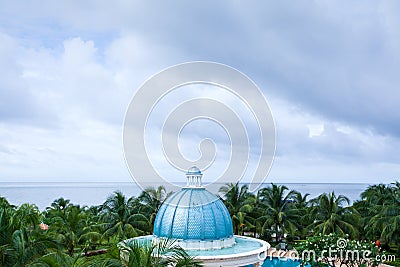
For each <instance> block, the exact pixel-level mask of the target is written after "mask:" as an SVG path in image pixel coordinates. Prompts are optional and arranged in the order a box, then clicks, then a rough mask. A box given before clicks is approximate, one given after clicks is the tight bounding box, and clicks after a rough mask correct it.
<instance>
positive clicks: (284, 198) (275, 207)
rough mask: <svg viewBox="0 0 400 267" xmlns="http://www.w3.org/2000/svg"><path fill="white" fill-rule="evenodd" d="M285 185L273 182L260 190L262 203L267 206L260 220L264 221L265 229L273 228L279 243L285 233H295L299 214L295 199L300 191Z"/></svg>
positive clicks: (276, 240)
mask: <svg viewBox="0 0 400 267" xmlns="http://www.w3.org/2000/svg"><path fill="white" fill-rule="evenodd" d="M288 190H289V189H288V188H287V187H286V186H284V185H276V184H273V183H271V187H267V188H263V189H261V190H260V191H261V192H260V196H261V197H262V204H263V205H264V208H265V213H264V216H262V217H260V218H259V220H261V221H263V229H264V230H266V231H268V229H271V228H272V229H273V231H274V232H275V242H276V243H278V242H279V241H280V240H281V237H282V236H283V235H284V234H285V233H294V232H295V229H296V227H297V226H296V221H298V218H299V214H298V212H297V210H296V207H295V205H294V204H295V203H294V199H295V198H296V196H297V194H298V192H297V191H294V190H291V191H289V192H287V193H286V191H288Z"/></svg>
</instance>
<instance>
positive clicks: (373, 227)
mask: <svg viewBox="0 0 400 267" xmlns="http://www.w3.org/2000/svg"><path fill="white" fill-rule="evenodd" d="M379 188H385V189H386V194H384V193H382V195H381V197H380V198H376V199H377V201H375V203H370V205H369V214H368V215H369V216H368V218H369V220H368V221H367V222H366V225H365V229H366V232H367V234H368V235H369V236H373V237H375V238H379V239H381V240H382V241H383V242H385V243H387V244H390V243H393V244H397V247H398V255H399V256H400V183H399V182H396V183H393V184H392V185H389V186H385V185H380V186H379Z"/></svg>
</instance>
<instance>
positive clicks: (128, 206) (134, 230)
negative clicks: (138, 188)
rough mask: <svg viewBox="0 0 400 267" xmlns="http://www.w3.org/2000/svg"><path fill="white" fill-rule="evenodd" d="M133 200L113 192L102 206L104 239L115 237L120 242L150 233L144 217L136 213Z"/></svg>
mask: <svg viewBox="0 0 400 267" xmlns="http://www.w3.org/2000/svg"><path fill="white" fill-rule="evenodd" d="M135 202H136V199H135V198H130V199H127V198H126V197H125V196H124V195H123V194H122V193H121V192H114V194H113V195H111V196H109V197H108V198H107V200H106V202H105V203H104V204H103V206H102V210H101V213H102V220H103V222H104V224H105V232H104V236H105V237H108V238H110V237H116V238H117V239H118V240H117V241H120V240H122V239H127V238H131V237H136V236H139V235H142V234H144V233H148V232H150V222H149V220H148V218H147V217H146V216H144V215H143V214H140V213H136V209H135V205H134V204H133V203H135Z"/></svg>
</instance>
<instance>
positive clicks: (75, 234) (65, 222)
mask: <svg viewBox="0 0 400 267" xmlns="http://www.w3.org/2000/svg"><path fill="white" fill-rule="evenodd" d="M48 216H49V219H50V223H49V224H50V227H49V230H50V231H52V233H54V234H55V235H57V239H58V240H59V242H60V243H61V244H62V245H63V247H64V248H65V249H66V250H67V251H68V255H70V256H73V255H74V253H75V249H76V248H80V249H87V247H89V246H90V245H91V244H93V243H97V242H99V241H100V240H101V237H102V235H101V234H100V233H99V232H98V230H97V229H96V226H95V225H94V223H93V222H92V221H91V220H90V217H89V213H88V212H86V209H85V208H81V207H79V206H77V205H69V206H67V207H66V208H65V209H63V210H62V211H57V210H54V212H51V210H50V211H49V210H48Z"/></svg>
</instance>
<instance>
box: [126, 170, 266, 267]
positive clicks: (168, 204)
mask: <svg viewBox="0 0 400 267" xmlns="http://www.w3.org/2000/svg"><path fill="white" fill-rule="evenodd" d="M202 176H203V174H202V173H201V171H200V170H199V169H198V168H197V167H192V168H190V169H189V170H188V171H187V173H186V186H185V187H183V188H181V190H180V191H178V192H176V193H174V194H172V195H171V196H169V197H168V198H167V199H166V200H165V202H164V203H163V204H162V205H161V207H160V209H159V211H158V213H157V216H156V219H155V222H154V229H153V235H152V236H144V237H137V238H133V239H132V240H143V239H144V240H149V239H151V240H152V242H158V241H160V240H161V239H173V240H175V242H176V244H177V245H179V246H181V247H182V248H183V249H185V250H186V251H187V253H188V254H189V255H192V256H195V257H196V258H197V259H199V260H201V261H203V263H204V266H208V267H221V266H249V265H254V266H261V264H262V263H263V262H264V259H265V258H266V253H267V250H268V249H269V247H270V245H269V244H268V243H267V242H265V241H263V240H259V239H256V238H251V237H244V236H235V235H234V234H233V227H232V219H231V217H230V214H229V212H228V209H227V208H226V207H225V205H224V203H223V202H222V201H221V199H220V198H219V197H218V196H216V195H214V194H212V193H211V192H209V191H207V190H206V188H205V187H204V186H203V184H202Z"/></svg>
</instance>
